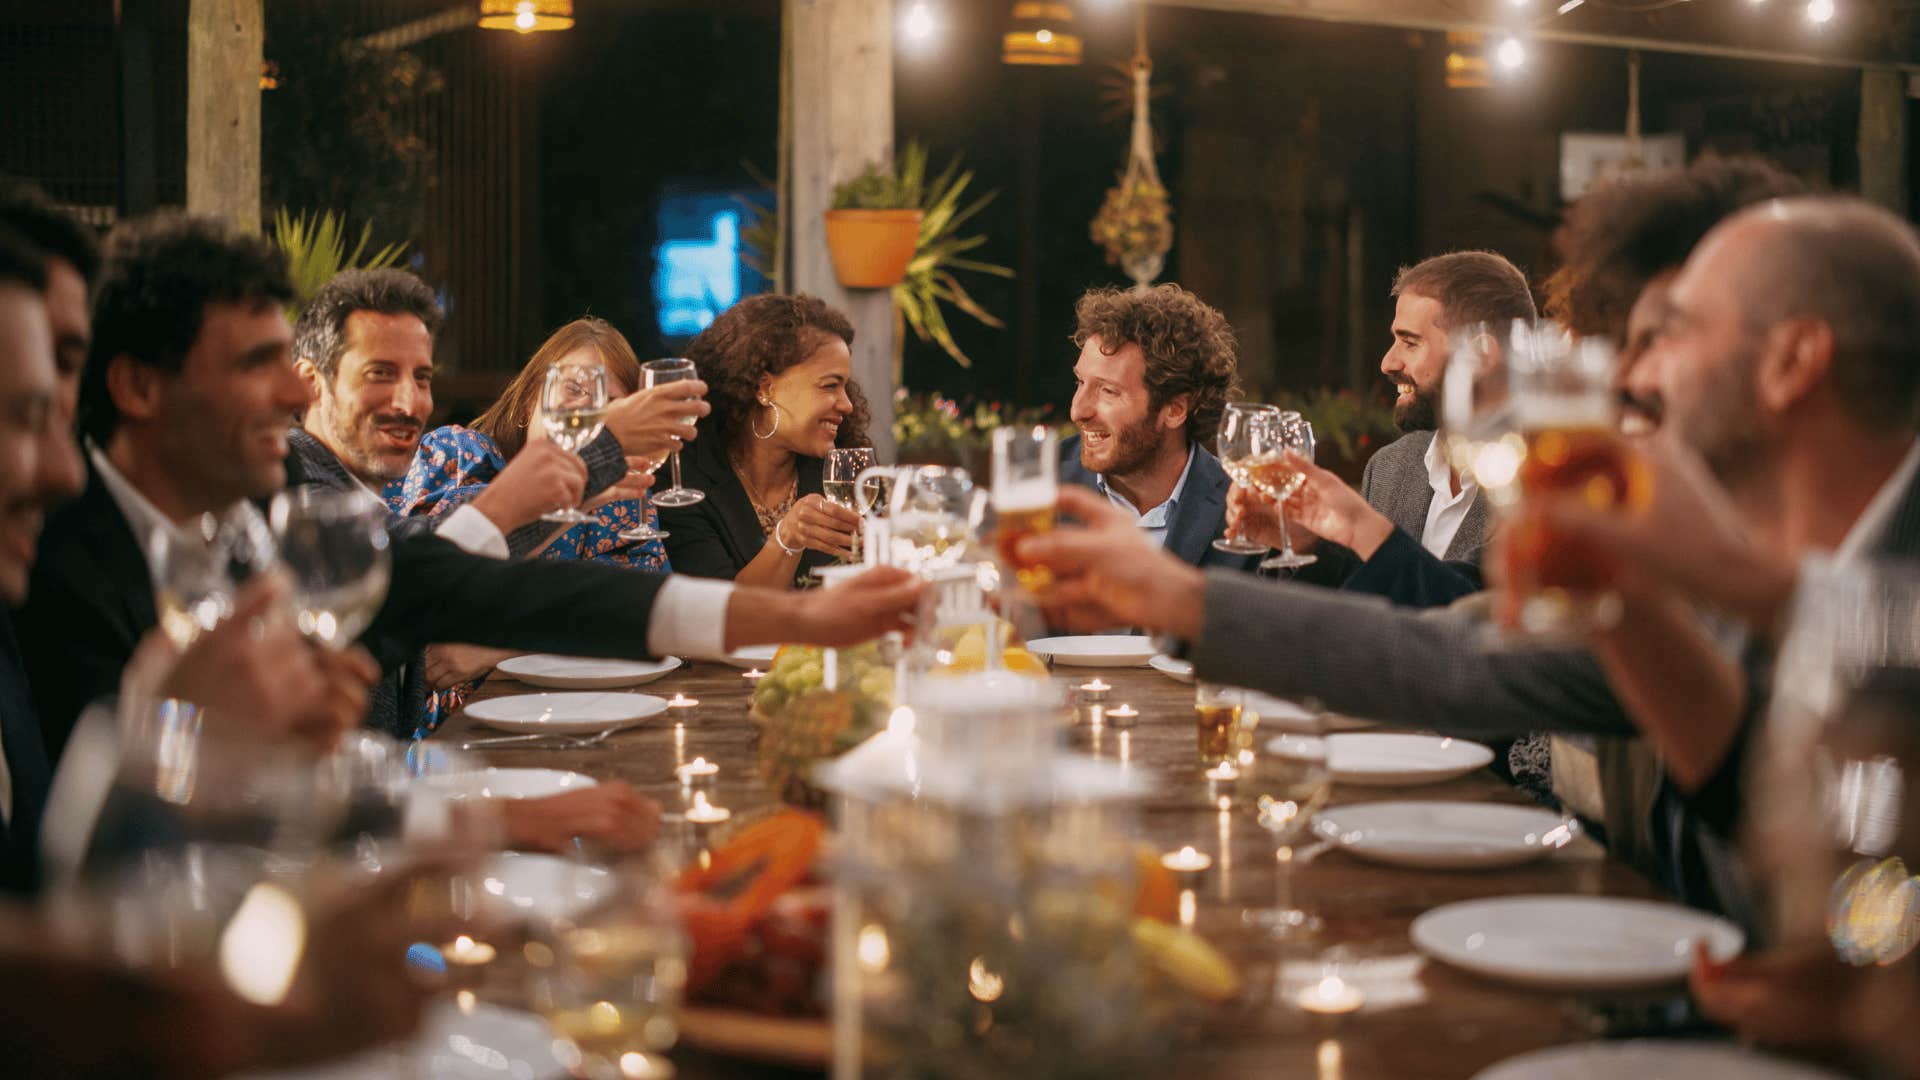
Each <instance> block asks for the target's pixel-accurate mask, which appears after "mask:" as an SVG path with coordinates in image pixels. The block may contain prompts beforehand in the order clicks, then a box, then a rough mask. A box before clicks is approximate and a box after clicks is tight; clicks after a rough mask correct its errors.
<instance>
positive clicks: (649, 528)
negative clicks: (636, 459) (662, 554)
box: [620, 458, 673, 544]
mask: <svg viewBox="0 0 1920 1080" xmlns="http://www.w3.org/2000/svg"><path fill="white" fill-rule="evenodd" d="M664 464H666V459H665V458H661V459H658V460H650V461H648V462H647V463H646V466H647V471H648V472H650V473H653V474H654V475H655V476H656V477H657V476H658V475H659V472H660V466H662V465H664ZM629 475H632V474H631V473H629ZM651 503H652V499H651V498H650V497H649V496H648V494H647V493H646V492H644V491H643V492H641V493H640V524H638V525H636V526H634V527H633V528H631V529H623V530H621V532H620V539H622V540H631V541H633V542H634V543H636V544H644V543H646V542H647V541H649V540H665V539H666V538H667V537H669V536H671V535H673V534H672V533H669V532H668V531H667V530H665V529H662V528H660V527H658V526H656V525H652V524H649V523H648V521H647V514H648V513H650V512H651V511H650V510H649V509H648V508H649V506H650V505H651Z"/></svg>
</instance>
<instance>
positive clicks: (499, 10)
mask: <svg viewBox="0 0 1920 1080" xmlns="http://www.w3.org/2000/svg"><path fill="white" fill-rule="evenodd" d="M572 28H573V0H480V29H482V30H512V31H514V32H516V33H521V34H531V33H534V32H536V31H540V30H569V29H572Z"/></svg>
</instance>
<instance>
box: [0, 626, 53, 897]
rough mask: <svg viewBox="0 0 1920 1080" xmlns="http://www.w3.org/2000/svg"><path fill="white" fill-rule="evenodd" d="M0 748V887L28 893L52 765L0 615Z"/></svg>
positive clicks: (9, 630)
mask: <svg viewBox="0 0 1920 1080" xmlns="http://www.w3.org/2000/svg"><path fill="white" fill-rule="evenodd" d="M0 747H4V749H5V751H6V755H7V774H8V776H9V777H11V778H12V781H13V813H12V817H10V818H9V819H8V820H7V821H6V822H4V823H0V890H4V891H6V892H19V893H25V892H31V891H33V889H34V887H35V886H36V884H37V883H38V881H39V877H40V819H41V816H42V814H43V812H44V811H45V810H46V807H47V789H48V788H49V786H51V784H52V781H53V766H52V764H51V762H49V761H48V759H47V746H46V742H45V740H44V739H43V738H42V737H41V734H40V721H39V719H38V718H37V717H36V715H35V713H34V704H33V694H32V692H31V691H30V690H29V689H28V685H27V669H26V667H25V666H24V665H23V664H22V663H21V658H20V646H19V643H18V642H16V641H15V640H14V635H13V619H12V618H11V617H8V618H4V619H0Z"/></svg>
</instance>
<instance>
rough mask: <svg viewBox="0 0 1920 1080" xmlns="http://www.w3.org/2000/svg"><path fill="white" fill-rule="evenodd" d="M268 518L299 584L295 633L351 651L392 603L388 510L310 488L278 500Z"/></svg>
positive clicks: (348, 494)
mask: <svg viewBox="0 0 1920 1080" xmlns="http://www.w3.org/2000/svg"><path fill="white" fill-rule="evenodd" d="M267 514H268V520H269V521H270V522H271V523H272V526H273V535H274V539H275V540H276V541H278V542H279V546H280V561H281V563H282V564H283V565H284V566H285V567H286V568H287V571H288V573H289V574H290V575H291V576H292V578H293V586H294V594H293V595H294V600H293V603H294V622H295V625H297V626H298V627H299V628H300V632H301V633H302V634H305V635H306V636H307V637H309V638H312V639H313V640H315V641H318V642H320V643H321V644H323V645H326V646H327V647H329V648H334V649H344V648H346V647H347V646H348V645H349V644H351V643H352V642H353V641H354V639H356V638H358V637H359V636H360V634H361V632H362V631H364V630H366V628H367V627H368V626H369V625H371V624H372V622H373V619H374V616H375V615H378V614H379V612H380V606H381V605H382V604H384V603H386V599H387V582H388V580H389V578H390V577H391V575H392V554H391V553H390V552H389V551H388V546H389V544H390V540H389V538H388V536H387V517H388V511H387V507H386V504H385V503H382V502H381V501H380V500H379V499H377V498H375V497H374V496H373V495H372V494H370V493H368V492H365V491H358V490H349V491H340V490H333V489H327V488H317V487H304V488H298V489H295V490H292V491H283V492H281V493H280V494H278V495H276V496H274V497H273V502H272V503H271V504H270V505H269V507H268V511H267Z"/></svg>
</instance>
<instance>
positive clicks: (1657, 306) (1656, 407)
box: [1615, 272, 1674, 435]
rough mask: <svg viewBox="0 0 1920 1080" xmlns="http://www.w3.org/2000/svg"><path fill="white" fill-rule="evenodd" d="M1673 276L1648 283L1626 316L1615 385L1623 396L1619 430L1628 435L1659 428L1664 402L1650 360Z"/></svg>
mask: <svg viewBox="0 0 1920 1080" xmlns="http://www.w3.org/2000/svg"><path fill="white" fill-rule="evenodd" d="M1673 276H1674V275H1673V273H1672V272H1668V273H1665V274H1661V275H1659V276H1658V277H1656V278H1654V279H1653V280H1651V281H1649V282H1647V285H1646V287H1645V288H1643V289H1641V290H1640V296H1639V298H1638V299H1636V300H1635V301H1634V302H1633V310H1631V311H1629V312H1628V313H1627V335H1626V341H1625V343H1624V344H1623V346H1622V347H1621V349H1620V367H1619V371H1618V373H1617V374H1616V375H1615V383H1616V385H1617V386H1618V388H1619V393H1620V430H1622V431H1624V432H1626V433H1627V434H1629V435H1644V434H1648V433H1650V432H1652V431H1654V430H1656V429H1658V428H1659V426H1660V417H1661V401H1660V386H1659V383H1658V378H1657V373H1656V368H1657V365H1656V363H1655V359H1657V358H1654V359H1650V358H1649V356H1650V354H1651V353H1652V351H1653V349H1654V347H1655V344H1656V342H1657V340H1658V338H1659V335H1660V324H1661V321H1662V320H1664V319H1665V318H1666V312H1667V289H1668V287H1669V286H1671V285H1672V284H1673Z"/></svg>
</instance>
